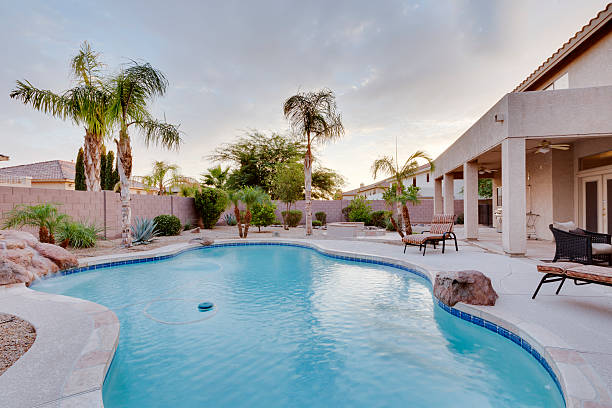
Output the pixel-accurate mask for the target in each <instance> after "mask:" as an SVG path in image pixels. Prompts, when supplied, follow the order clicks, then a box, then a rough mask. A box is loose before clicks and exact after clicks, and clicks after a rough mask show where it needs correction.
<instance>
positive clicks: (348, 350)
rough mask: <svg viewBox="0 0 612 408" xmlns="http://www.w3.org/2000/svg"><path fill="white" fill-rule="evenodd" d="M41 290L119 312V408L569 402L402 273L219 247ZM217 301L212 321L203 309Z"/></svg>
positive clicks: (107, 397) (108, 398) (519, 353)
mask: <svg viewBox="0 0 612 408" xmlns="http://www.w3.org/2000/svg"><path fill="white" fill-rule="evenodd" d="M34 289H36V290H40V291H44V292H51V293H59V294H63V295H70V296H75V297H80V298H83V299H87V300H91V301H94V302H97V303H100V304H103V305H105V306H106V307H108V308H110V309H112V310H113V311H114V312H115V313H116V314H117V317H118V318H119V320H120V322H121V334H120V339H119V347H118V350H117V354H116V355H115V359H114V361H113V364H112V366H111V369H110V371H109V373H108V376H107V378H106V382H105V384H104V388H103V398H104V404H105V407H106V408H114V407H450V406H453V407H539V408H541V407H562V406H563V405H564V404H563V399H562V397H561V394H560V392H559V391H558V389H557V387H556V385H555V383H554V381H553V380H552V378H551V377H550V376H549V374H548V373H547V372H546V371H545V369H544V368H543V367H542V366H541V365H540V364H539V363H538V362H537V361H536V360H535V359H534V358H533V357H531V356H530V355H529V354H528V353H526V352H525V351H524V350H522V349H521V348H520V347H519V346H517V345H516V344H515V343H513V342H511V341H509V340H507V339H505V338H503V337H501V336H499V335H497V334H495V333H492V332H490V331H488V330H486V329H485V328H482V327H479V326H476V325H474V324H471V323H468V322H466V321H463V320H461V319H459V318H457V317H455V316H452V315H450V314H449V313H447V312H445V311H444V310H442V309H441V308H440V307H439V306H438V305H436V304H435V302H434V301H433V298H432V294H431V288H430V285H429V283H428V282H427V281H425V280H424V279H423V278H420V277H417V276H415V275H413V274H411V273H409V272H407V271H402V270H399V269H396V268H392V267H386V266H380V265H372V264H365V263H359V262H353V261H342V260H337V259H332V258H329V257H325V256H323V255H321V254H319V253H317V252H315V251H313V250H309V249H305V248H296V247H280V246H245V247H227V248H207V249H202V250H196V251H190V252H187V253H184V254H182V255H179V256H177V257H175V258H171V259H168V260H163V261H156V262H149V263H140V264H132V265H123V266H117V267H111V268H104V269H97V270H92V271H87V272H81V273H78V274H73V275H67V276H63V277H56V278H51V279H47V280H43V281H41V282H39V283H37V284H35V285H34ZM204 301H208V302H212V303H214V308H213V310H212V311H207V312H200V311H198V304H199V303H201V302H204Z"/></svg>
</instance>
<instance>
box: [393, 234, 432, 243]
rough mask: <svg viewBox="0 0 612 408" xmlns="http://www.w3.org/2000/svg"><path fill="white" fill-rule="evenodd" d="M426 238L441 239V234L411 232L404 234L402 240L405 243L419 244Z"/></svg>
mask: <svg viewBox="0 0 612 408" xmlns="http://www.w3.org/2000/svg"><path fill="white" fill-rule="evenodd" d="M428 239H431V240H434V239H435V240H439V239H442V235H437V234H412V235H406V236H405V237H404V238H402V241H404V242H405V243H407V244H413V245H421V244H423V243H424V242H425V241H427V240H428Z"/></svg>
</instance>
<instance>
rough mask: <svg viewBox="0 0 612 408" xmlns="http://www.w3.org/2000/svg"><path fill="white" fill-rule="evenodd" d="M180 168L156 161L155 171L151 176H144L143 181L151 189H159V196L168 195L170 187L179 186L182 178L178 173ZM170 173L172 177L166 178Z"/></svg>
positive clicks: (154, 163)
mask: <svg viewBox="0 0 612 408" xmlns="http://www.w3.org/2000/svg"><path fill="white" fill-rule="evenodd" d="M178 169H179V167H178V166H177V165H176V164H170V163H166V162H165V161H154V162H153V171H152V172H151V174H150V175H148V176H144V177H143V181H144V183H145V184H146V185H148V186H150V187H157V189H158V192H157V194H158V195H164V194H166V189H167V188H168V187H173V186H174V185H176V184H177V181H178V180H179V178H180V176H179V174H178V173H177V172H178ZM168 173H170V177H169V178H167V177H166V176H167V175H168Z"/></svg>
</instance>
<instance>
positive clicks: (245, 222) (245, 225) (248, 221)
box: [244, 208, 252, 238]
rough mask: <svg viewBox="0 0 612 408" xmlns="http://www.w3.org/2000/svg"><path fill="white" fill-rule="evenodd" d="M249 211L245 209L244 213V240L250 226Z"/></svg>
mask: <svg viewBox="0 0 612 408" xmlns="http://www.w3.org/2000/svg"><path fill="white" fill-rule="evenodd" d="M251 218H252V216H251V210H249V209H248V208H247V210H246V213H245V214H244V238H246V237H247V235H248V234H249V226H250V225H251Z"/></svg>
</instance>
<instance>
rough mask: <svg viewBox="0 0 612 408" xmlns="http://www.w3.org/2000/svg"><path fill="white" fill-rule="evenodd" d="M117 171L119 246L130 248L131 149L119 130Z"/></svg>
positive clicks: (126, 137)
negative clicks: (119, 203) (119, 192)
mask: <svg viewBox="0 0 612 408" xmlns="http://www.w3.org/2000/svg"><path fill="white" fill-rule="evenodd" d="M117 156H118V159H119V160H117V170H118V172H119V182H120V183H121V244H122V245H123V246H124V247H131V246H132V231H131V224H132V208H131V207H130V177H131V175H132V148H131V146H130V139H129V137H128V134H127V131H125V130H121V131H120V135H119V141H118V142H117Z"/></svg>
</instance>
